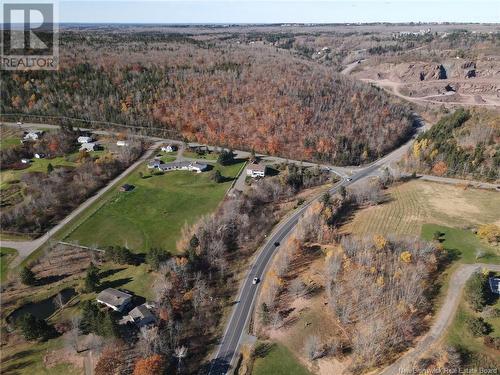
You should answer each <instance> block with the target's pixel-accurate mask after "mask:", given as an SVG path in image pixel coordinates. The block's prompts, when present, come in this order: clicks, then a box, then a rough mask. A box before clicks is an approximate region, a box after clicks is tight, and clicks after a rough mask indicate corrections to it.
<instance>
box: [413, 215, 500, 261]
mask: <svg viewBox="0 0 500 375" xmlns="http://www.w3.org/2000/svg"><path fill="white" fill-rule="evenodd" d="M436 232H440V233H441V235H442V236H441V237H440V240H441V241H442V245H443V247H444V248H445V249H446V250H447V251H448V252H449V253H450V254H452V256H453V258H456V259H457V260H460V262H461V263H478V262H482V263H494V264H500V256H498V251H497V250H496V249H495V248H493V247H492V246H490V245H488V244H486V243H484V242H482V241H480V240H479V238H478V237H477V236H476V235H475V234H474V233H473V232H472V231H470V230H466V229H458V228H449V227H445V226H442V225H436V224H424V225H423V226H422V237H423V238H424V239H426V240H429V241H431V240H432V239H433V235H434V233H436ZM479 254H480V255H479Z"/></svg>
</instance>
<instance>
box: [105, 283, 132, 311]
mask: <svg viewBox="0 0 500 375" xmlns="http://www.w3.org/2000/svg"><path fill="white" fill-rule="evenodd" d="M96 299H97V302H99V303H100V304H103V305H106V306H107V307H109V308H111V309H113V310H115V311H120V312H122V311H123V309H125V307H127V305H128V304H129V303H130V302H131V301H132V294H129V293H125V292H122V291H121V290H118V289H114V288H108V289H104V290H103V291H102V292H101V293H99V294H98V295H97V298H96Z"/></svg>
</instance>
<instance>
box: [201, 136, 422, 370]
mask: <svg viewBox="0 0 500 375" xmlns="http://www.w3.org/2000/svg"><path fill="white" fill-rule="evenodd" d="M411 142H412V140H411V139H410V140H409V141H408V142H407V143H405V144H404V145H402V146H401V147H400V148H398V149H396V150H394V151H393V152H391V153H390V154H388V155H386V156H385V157H383V158H381V159H379V160H377V161H376V162H374V163H372V164H370V165H368V166H367V167H365V168H363V169H360V170H358V171H357V172H356V173H355V174H353V175H352V176H351V178H343V179H342V180H341V181H340V182H339V183H337V184H336V185H335V186H333V187H332V188H331V189H330V190H329V192H330V193H335V192H337V191H338V189H339V188H340V187H341V186H348V185H351V184H353V183H354V182H356V181H358V180H361V179H363V178H365V177H368V176H370V175H372V174H373V173H374V172H376V171H377V170H378V169H379V168H380V167H383V166H386V165H388V164H389V163H391V162H394V161H397V160H399V159H400V158H401V156H402V155H403V154H404V153H405V152H406V150H407V149H408V147H409V146H410V144H411ZM318 198H319V197H316V198H315V199H313V200H311V201H309V202H308V203H307V204H304V205H302V206H301V207H300V208H298V209H297V210H295V211H294V212H293V213H292V214H291V215H289V216H287V217H286V218H285V219H284V220H282V221H281V222H280V224H279V225H278V226H277V227H276V228H275V229H274V231H273V232H272V234H271V235H270V236H269V237H268V239H267V241H266V242H265V243H264V245H263V246H262V247H261V248H260V250H259V251H258V253H257V256H256V257H255V260H254V262H253V264H252V266H251V268H250V270H249V271H248V273H247V275H246V277H245V279H244V280H243V283H242V285H241V286H240V290H239V294H238V297H237V299H236V303H235V305H234V307H233V310H232V312H231V315H230V318H229V322H228V323H227V326H226V329H225V331H224V335H223V337H222V340H221V342H220V344H219V346H218V348H217V352H216V354H215V356H214V358H213V359H212V362H211V365H210V370H209V374H210V375H219V374H226V373H228V371H229V370H230V368H231V365H232V364H233V362H234V361H235V359H236V357H237V353H238V347H239V346H240V343H241V340H242V338H243V337H244V336H245V329H246V326H247V324H248V321H249V319H250V316H251V315H252V311H253V306H254V302H255V299H256V297H257V295H258V293H259V290H260V285H261V283H259V284H257V285H254V284H253V283H252V281H253V278H254V277H258V278H259V279H261V280H262V279H263V278H264V275H265V273H266V269H267V267H268V266H269V265H270V263H271V259H272V258H273V255H274V254H275V253H276V252H277V251H278V250H279V246H275V244H276V243H283V242H284V241H285V240H286V239H287V237H288V236H289V235H290V234H291V233H292V231H293V229H294V227H295V225H297V223H298V221H299V219H300V217H301V216H302V214H303V213H304V211H305V210H306V209H307V208H308V207H309V206H310V204H311V203H312V202H314V201H315V200H316V199H318Z"/></svg>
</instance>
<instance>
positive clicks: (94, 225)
mask: <svg viewBox="0 0 500 375" xmlns="http://www.w3.org/2000/svg"><path fill="white" fill-rule="evenodd" d="M242 165H243V164H242V163H238V164H233V165H231V166H227V167H221V166H217V167H216V168H218V169H220V171H221V174H222V175H223V176H225V177H228V178H234V177H236V175H237V173H238V171H239V170H240V168H241V166H242ZM140 171H141V172H142V173H144V175H149V174H150V173H151V171H150V170H147V168H146V167H142V168H141V170H140ZM210 176H211V173H210V172H204V173H199V174H196V173H192V172H188V171H174V172H167V173H165V174H163V175H159V176H152V177H149V178H140V176H139V173H137V172H134V173H133V174H132V175H130V176H128V177H127V178H126V179H125V180H124V181H123V182H126V183H129V184H132V185H134V186H135V189H134V190H133V191H130V192H127V193H120V192H118V190H117V189H114V191H113V193H112V194H110V195H109V196H108V198H107V201H106V202H105V203H104V205H103V206H102V207H101V208H100V209H98V210H97V211H96V212H95V213H94V214H93V215H91V216H90V217H89V218H88V219H87V220H85V221H84V222H83V223H81V225H79V226H78V227H77V228H76V230H74V231H73V232H71V234H70V235H69V236H68V238H66V240H67V241H68V240H69V241H78V243H80V244H85V245H91V246H93V245H96V246H98V247H105V246H108V245H122V246H127V247H128V248H130V249H131V250H134V251H136V252H144V251H147V250H148V249H149V248H151V247H161V248H163V249H165V250H169V251H171V252H175V245H176V241H177V239H178V238H179V234H180V231H181V228H182V227H183V226H184V224H185V223H188V224H192V223H194V222H195V221H196V220H197V219H198V218H199V217H200V216H202V215H204V214H207V213H210V212H212V211H213V210H214V209H215V208H216V207H217V205H218V204H219V202H220V201H221V200H222V199H223V197H224V195H225V192H226V190H227V189H228V188H229V186H230V184H231V181H229V180H228V181H227V182H224V183H219V184H217V183H215V182H214V181H212V180H211V178H210Z"/></svg>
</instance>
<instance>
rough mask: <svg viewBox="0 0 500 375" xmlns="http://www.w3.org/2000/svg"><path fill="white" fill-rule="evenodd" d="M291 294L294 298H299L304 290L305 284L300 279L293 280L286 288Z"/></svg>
mask: <svg viewBox="0 0 500 375" xmlns="http://www.w3.org/2000/svg"><path fill="white" fill-rule="evenodd" d="M288 290H289V291H290V293H291V294H293V295H295V297H296V298H298V297H300V296H301V295H302V294H303V293H304V292H305V290H306V284H304V282H303V281H302V280H301V279H300V278H298V277H297V278H296V279H293V280H292V282H291V283H290V287H289V288H288Z"/></svg>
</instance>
